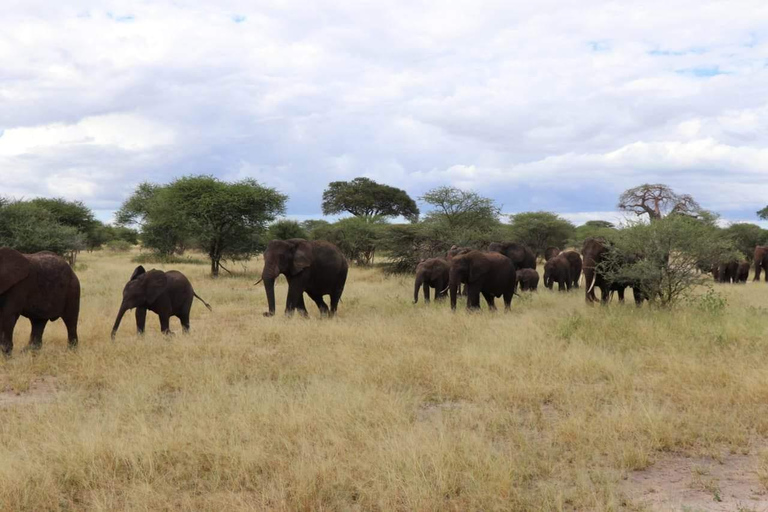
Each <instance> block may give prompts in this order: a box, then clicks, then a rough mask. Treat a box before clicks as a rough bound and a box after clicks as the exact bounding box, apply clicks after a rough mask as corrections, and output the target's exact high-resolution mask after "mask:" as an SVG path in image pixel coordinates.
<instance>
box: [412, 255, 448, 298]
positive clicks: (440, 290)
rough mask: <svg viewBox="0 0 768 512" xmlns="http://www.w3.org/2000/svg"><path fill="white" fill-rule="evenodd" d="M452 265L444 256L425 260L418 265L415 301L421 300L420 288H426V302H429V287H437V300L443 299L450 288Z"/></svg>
mask: <svg viewBox="0 0 768 512" xmlns="http://www.w3.org/2000/svg"><path fill="white" fill-rule="evenodd" d="M449 268H450V265H449V263H448V261H446V260H444V259H443V258H430V259H427V260H423V261H421V262H420V263H419V266H418V267H416V282H415V284H414V286H413V303H414V304H416V303H418V302H419V289H420V288H423V290H424V302H429V289H430V288H434V289H435V300H439V299H443V298H445V296H446V290H447V289H448V277H449V275H448V269H449Z"/></svg>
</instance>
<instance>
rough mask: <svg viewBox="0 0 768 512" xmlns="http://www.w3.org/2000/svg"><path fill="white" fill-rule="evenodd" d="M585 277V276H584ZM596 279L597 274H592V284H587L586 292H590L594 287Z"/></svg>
mask: <svg viewBox="0 0 768 512" xmlns="http://www.w3.org/2000/svg"><path fill="white" fill-rule="evenodd" d="M584 279H586V278H584ZM596 281H597V276H592V284H591V285H589V290H587V293H591V292H592V289H593V288H594V287H595V282H596Z"/></svg>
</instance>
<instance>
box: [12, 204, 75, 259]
mask: <svg viewBox="0 0 768 512" xmlns="http://www.w3.org/2000/svg"><path fill="white" fill-rule="evenodd" d="M0 246H4V247H11V248H12V249H16V250H17V251H21V252H24V253H34V252H39V251H51V252H54V253H56V254H59V255H61V256H64V257H65V258H67V259H68V260H69V262H70V264H74V261H75V255H76V254H77V252H78V251H80V250H82V249H83V248H84V247H85V235H84V234H83V233H81V232H80V231H78V229H77V228H75V227H73V226H68V225H64V224H62V223H60V222H59V221H58V220H57V219H56V217H55V216H54V215H53V214H52V213H51V212H50V211H48V210H47V209H46V208H43V207H42V206H40V204H39V203H34V202H32V201H4V202H3V204H2V206H0Z"/></svg>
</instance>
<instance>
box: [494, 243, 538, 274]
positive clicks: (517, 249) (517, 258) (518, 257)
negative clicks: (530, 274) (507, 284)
mask: <svg viewBox="0 0 768 512" xmlns="http://www.w3.org/2000/svg"><path fill="white" fill-rule="evenodd" d="M488 251H489V252H497V253H499V254H503V255H504V256H506V257H507V258H509V259H510V260H512V263H514V265H515V270H520V269H522V268H532V269H536V255H534V254H533V251H531V250H530V249H529V248H528V247H526V246H524V245H522V244H518V243H515V242H493V243H491V244H490V245H489V246H488Z"/></svg>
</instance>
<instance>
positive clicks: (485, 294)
mask: <svg viewBox="0 0 768 512" xmlns="http://www.w3.org/2000/svg"><path fill="white" fill-rule="evenodd" d="M483 298H484V299H485V302H487V303H488V309H489V310H491V311H496V301H495V299H494V297H493V294H492V293H488V292H483ZM478 301H479V299H478Z"/></svg>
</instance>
